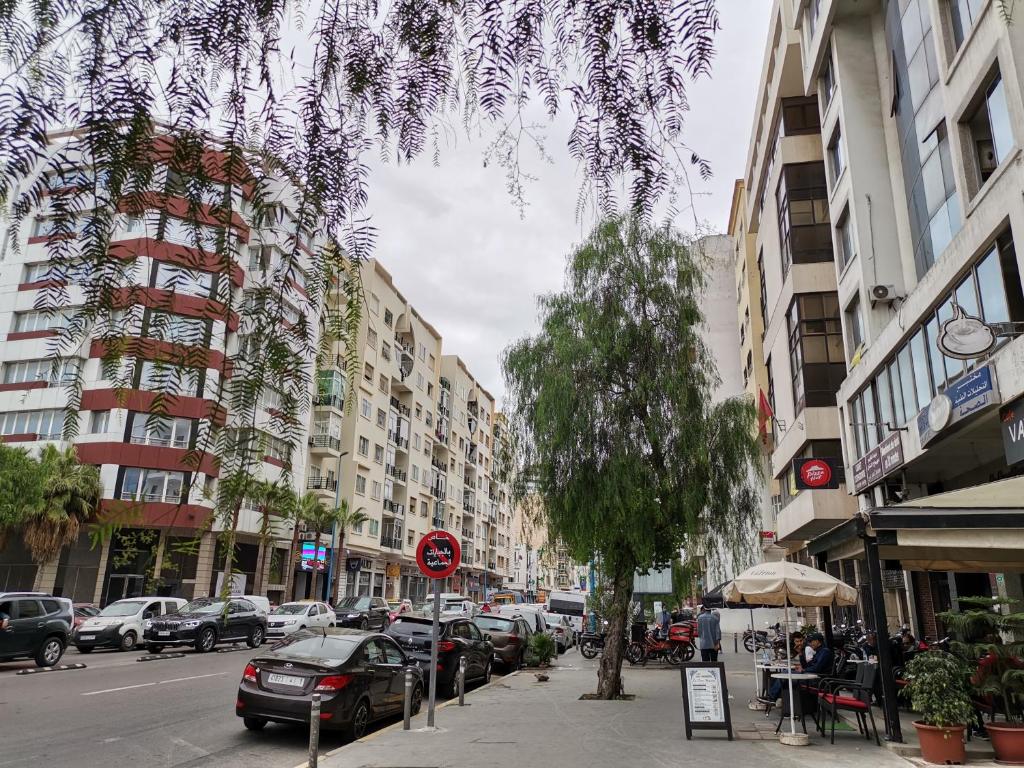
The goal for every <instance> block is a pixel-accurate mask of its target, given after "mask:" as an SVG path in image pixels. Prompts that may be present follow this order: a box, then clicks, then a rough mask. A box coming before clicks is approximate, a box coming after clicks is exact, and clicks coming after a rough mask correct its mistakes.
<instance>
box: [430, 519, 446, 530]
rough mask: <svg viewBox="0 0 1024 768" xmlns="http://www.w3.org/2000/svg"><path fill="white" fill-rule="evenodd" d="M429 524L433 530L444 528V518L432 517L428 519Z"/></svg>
mask: <svg viewBox="0 0 1024 768" xmlns="http://www.w3.org/2000/svg"><path fill="white" fill-rule="evenodd" d="M430 524H431V525H433V526H434V527H435V528H444V518H443V517H432V518H431V519H430Z"/></svg>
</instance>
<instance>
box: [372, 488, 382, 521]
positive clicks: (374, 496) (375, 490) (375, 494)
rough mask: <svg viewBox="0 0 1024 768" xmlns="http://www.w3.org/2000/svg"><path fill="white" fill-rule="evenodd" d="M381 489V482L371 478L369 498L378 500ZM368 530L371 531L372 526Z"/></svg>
mask: <svg viewBox="0 0 1024 768" xmlns="http://www.w3.org/2000/svg"><path fill="white" fill-rule="evenodd" d="M381 491H382V486H381V484H380V483H379V482H378V481H376V480H373V481H371V482H370V498H371V499H374V500H376V501H380V496H381ZM370 532H371V533H373V529H372V527H371V530H370Z"/></svg>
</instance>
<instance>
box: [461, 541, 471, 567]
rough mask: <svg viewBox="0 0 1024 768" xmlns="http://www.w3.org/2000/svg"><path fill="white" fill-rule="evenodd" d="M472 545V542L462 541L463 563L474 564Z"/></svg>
mask: <svg viewBox="0 0 1024 768" xmlns="http://www.w3.org/2000/svg"><path fill="white" fill-rule="evenodd" d="M467 545H468V546H467ZM472 547H473V544H472V542H467V541H464V542H462V564H463V565H472V564H473V555H471V554H470V551H471V549H472Z"/></svg>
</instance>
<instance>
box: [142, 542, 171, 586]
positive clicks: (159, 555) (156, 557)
mask: <svg viewBox="0 0 1024 768" xmlns="http://www.w3.org/2000/svg"><path fill="white" fill-rule="evenodd" d="M167 534H168V531H163V530H159V529H158V530H157V532H156V552H154V553H153V576H154V579H153V581H154V583H153V584H152V585H147V586H152V588H153V592H154V593H155V592H156V588H157V584H156V581H157V579H159V578H160V577H159V576H158V574H159V573H160V571H161V569H162V568H163V566H164V547H165V546H166V544H167ZM143 594H148V590H147V592H144V593H143Z"/></svg>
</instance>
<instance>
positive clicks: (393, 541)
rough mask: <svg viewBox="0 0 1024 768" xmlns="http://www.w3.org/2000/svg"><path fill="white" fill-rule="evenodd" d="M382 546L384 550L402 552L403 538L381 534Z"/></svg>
mask: <svg viewBox="0 0 1024 768" xmlns="http://www.w3.org/2000/svg"><path fill="white" fill-rule="evenodd" d="M380 545H381V547H383V548H384V549H397V550H398V551H399V552H401V551H402V537H401V536H394V535H388V534H381V537H380Z"/></svg>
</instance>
